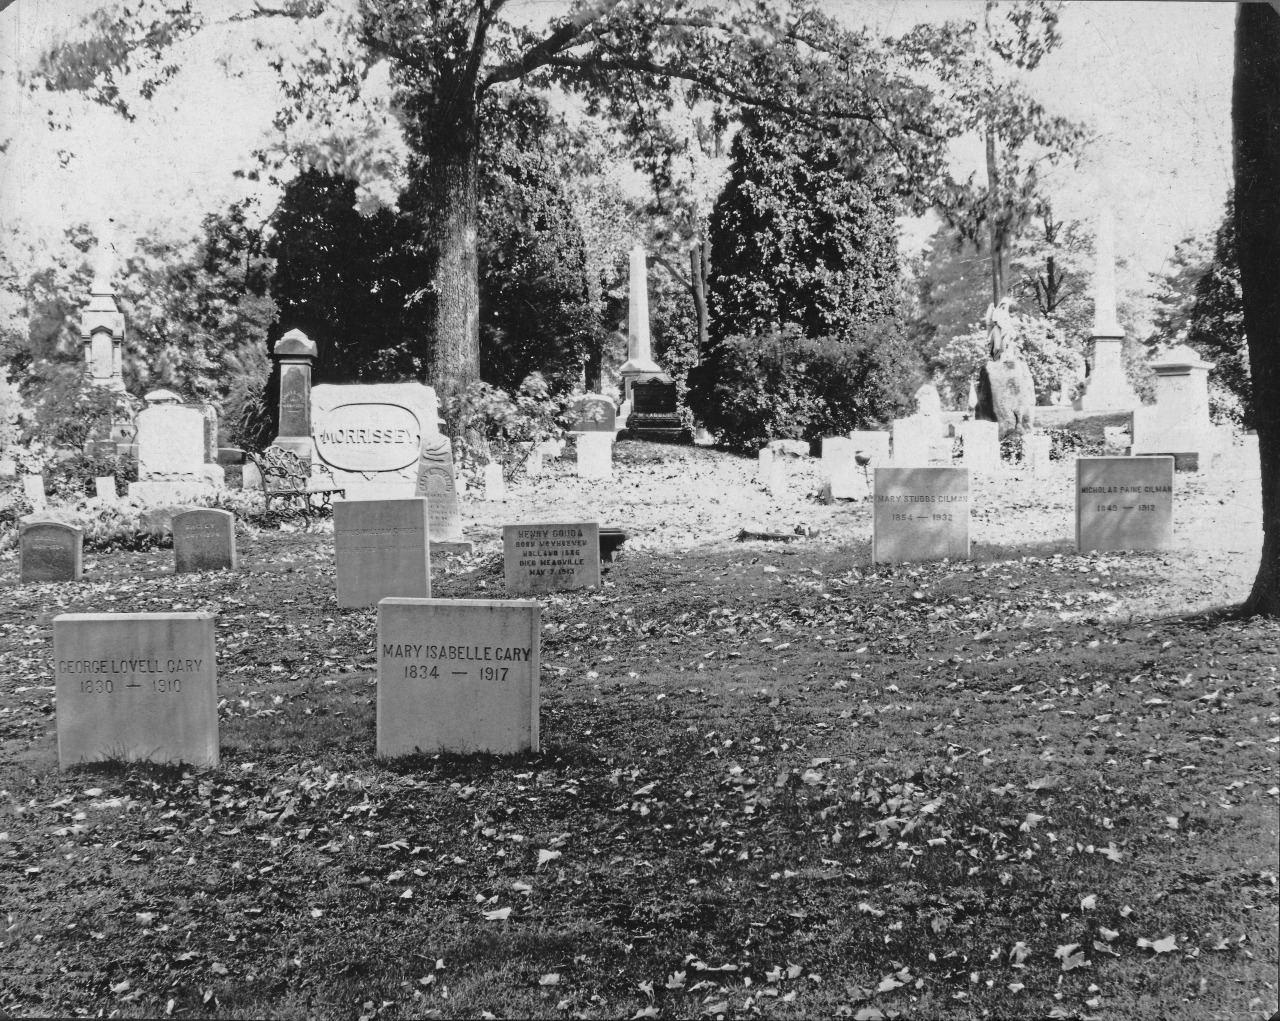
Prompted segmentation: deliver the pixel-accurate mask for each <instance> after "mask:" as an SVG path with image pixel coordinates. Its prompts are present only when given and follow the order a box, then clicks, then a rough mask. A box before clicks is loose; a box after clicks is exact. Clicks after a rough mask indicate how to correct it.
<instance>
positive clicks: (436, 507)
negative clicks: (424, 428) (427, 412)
mask: <svg viewBox="0 0 1280 1021" xmlns="http://www.w3.org/2000/svg"><path fill="white" fill-rule="evenodd" d="M413 495H414V496H416V497H426V499H427V510H428V513H429V515H430V525H431V538H432V539H448V540H451V541H454V540H459V539H461V538H462V511H461V509H460V508H459V506H458V479H457V474H456V473H455V472H454V468H453V444H451V443H450V442H449V437H447V436H441V435H439V434H436V435H428V436H424V437H423V438H422V446H421V448H420V449H419V451H418V477H417V483H416V484H415V486H414V490H413ZM385 594H386V595H409V593H407V592H387V593H385Z"/></svg>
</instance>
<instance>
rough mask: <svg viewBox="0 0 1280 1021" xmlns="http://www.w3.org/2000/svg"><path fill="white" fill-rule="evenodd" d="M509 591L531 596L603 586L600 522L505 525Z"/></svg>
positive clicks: (504, 557)
mask: <svg viewBox="0 0 1280 1021" xmlns="http://www.w3.org/2000/svg"><path fill="white" fill-rule="evenodd" d="M502 562H503V568H504V571H505V574H506V581H507V595H509V596H531V595H541V594H543V593H545V592H562V591H565V590H567V589H575V588H591V587H595V588H599V587H600V523H599V522H597V521H576V522H564V523H558V522H557V523H550V524H548V523H543V522H539V523H536V524H516V525H503V526H502Z"/></svg>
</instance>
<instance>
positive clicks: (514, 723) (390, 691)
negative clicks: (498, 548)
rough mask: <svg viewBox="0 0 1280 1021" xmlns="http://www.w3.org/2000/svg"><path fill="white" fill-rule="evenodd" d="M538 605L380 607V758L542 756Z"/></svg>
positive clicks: (404, 603) (454, 602)
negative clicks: (484, 754)
mask: <svg viewBox="0 0 1280 1021" xmlns="http://www.w3.org/2000/svg"><path fill="white" fill-rule="evenodd" d="M540 620H541V615H540V611H539V607H538V602H537V600H524V599H383V600H382V601H381V602H379V603H378V755H380V756H384V757H390V756H397V755H409V754H412V753H414V752H422V753H425V754H432V753H435V752H447V753H456V754H469V753H472V752H491V753H495V754H514V753H517V752H536V751H538V750H539V739H538V674H539V669H540V668H539V635H540V631H541V626H542V625H541V623H540Z"/></svg>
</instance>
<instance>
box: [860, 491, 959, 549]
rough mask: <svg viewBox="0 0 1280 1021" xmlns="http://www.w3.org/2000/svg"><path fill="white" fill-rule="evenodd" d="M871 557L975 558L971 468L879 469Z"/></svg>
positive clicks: (873, 516)
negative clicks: (971, 533) (971, 528)
mask: <svg viewBox="0 0 1280 1021" xmlns="http://www.w3.org/2000/svg"><path fill="white" fill-rule="evenodd" d="M871 536H872V537H871V559H872V561H873V562H875V563H877V564H900V563H904V562H906V561H909V560H942V559H944V558H951V559H956V558H963V557H967V556H969V471H968V469H967V468H877V469H876V470H875V509H874V510H873V512H872V533H871Z"/></svg>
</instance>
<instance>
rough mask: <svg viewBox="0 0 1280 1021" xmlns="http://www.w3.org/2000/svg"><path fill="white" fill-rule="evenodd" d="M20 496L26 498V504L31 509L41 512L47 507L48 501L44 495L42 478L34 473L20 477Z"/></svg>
mask: <svg viewBox="0 0 1280 1021" xmlns="http://www.w3.org/2000/svg"><path fill="white" fill-rule="evenodd" d="M22 495H23V496H25V497H26V498H27V502H28V503H30V504H31V506H32V508H33V509H35V510H38V511H42V510H44V509H45V507H46V506H47V505H48V500H47V499H46V498H45V495H44V476H43V475H40V474H37V473H35V472H30V473H27V474H25V475H23V476H22Z"/></svg>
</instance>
